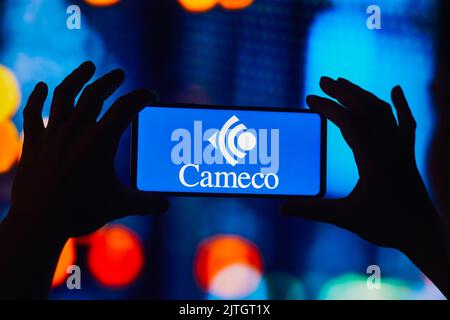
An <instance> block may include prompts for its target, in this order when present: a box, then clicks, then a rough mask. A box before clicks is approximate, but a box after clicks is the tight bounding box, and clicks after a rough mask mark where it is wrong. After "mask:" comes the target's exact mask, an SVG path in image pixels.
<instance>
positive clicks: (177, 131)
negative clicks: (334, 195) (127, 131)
mask: <svg viewBox="0 0 450 320" xmlns="http://www.w3.org/2000/svg"><path fill="white" fill-rule="evenodd" d="M138 121H139V122H138V123H139V125H138V134H137V141H138V144H137V155H136V156H137V157H136V158H137V164H136V165H137V169H136V185H137V188H138V189H140V190H146V191H161V192H189V193H191V192H192V193H221V194H224V193H225V194H260V195H305V196H315V195H318V194H319V193H320V191H321V190H320V187H321V185H320V182H321V122H322V121H321V118H320V116H319V115H317V114H314V113H304V112H283V111H259V110H225V109H203V108H201V109H199V108H189V107H187V108H172V107H147V108H145V109H144V110H143V111H142V112H141V113H140V114H139V120H138Z"/></svg>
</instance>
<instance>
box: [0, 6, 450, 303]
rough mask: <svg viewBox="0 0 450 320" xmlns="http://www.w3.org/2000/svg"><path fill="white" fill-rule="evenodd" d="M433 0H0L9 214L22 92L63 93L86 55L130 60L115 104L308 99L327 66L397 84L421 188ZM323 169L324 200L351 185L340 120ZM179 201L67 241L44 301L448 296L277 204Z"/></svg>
mask: <svg viewBox="0 0 450 320" xmlns="http://www.w3.org/2000/svg"><path fill="white" fill-rule="evenodd" d="M72 4H74V5H78V6H79V7H80V8H81V29H80V30H69V29H68V28H67V27H66V19H67V18H68V17H69V14H67V13H66V10H67V7H68V6H69V5H72ZM370 4H377V5H379V6H380V7H381V10H382V29H381V30H369V29H368V28H367V27H366V19H367V18H368V14H367V13H366V8H367V7H368V6H369V5H370ZM439 8H440V3H439V1H437V0H417V1H416V0H415V1H413V0H395V1H392V0H379V1H365V0H360V1H358V0H310V1H307V0H159V1H156V0H155V1H138V0H70V1H66V0H28V1H25V0H1V1H0V219H1V218H2V217H3V216H4V215H5V214H6V213H7V211H8V207H9V196H10V190H11V184H12V179H13V176H14V172H15V169H16V165H17V162H18V160H19V159H20V150H21V143H22V139H23V136H22V135H23V134H22V122H23V118H22V109H23V107H24V104H25V102H26V97H27V96H28V94H29V93H30V92H31V90H32V88H33V87H34V85H35V84H36V82H38V81H40V80H44V81H46V82H47V83H48V84H49V86H50V88H54V87H55V86H56V85H57V84H58V83H59V81H61V80H62V79H63V78H64V77H65V75H67V74H68V73H69V72H70V71H71V70H72V69H73V68H75V67H76V66H77V65H78V64H80V63H81V62H83V61H84V60H92V61H94V62H95V63H96V64H97V67H98V74H101V73H102V72H105V71H107V70H109V69H111V68H115V67H121V68H124V69H125V70H126V72H127V81H126V84H125V85H124V86H123V88H121V89H120V90H119V92H118V93H117V94H115V95H114V96H113V97H112V98H111V99H110V100H109V102H111V101H112V99H114V98H117V97H118V95H120V94H123V93H125V92H126V91H128V90H130V89H132V88H134V87H148V88H153V89H155V90H157V92H158V93H159V95H160V97H161V99H162V100H164V101H176V102H192V103H211V104H223V105H254V106H271V107H280V108H283V107H298V108H303V107H305V103H304V101H305V96H306V95H307V94H314V93H319V87H318V82H319V78H320V76H322V75H328V76H331V77H339V76H340V77H346V78H348V79H351V80H352V81H355V82H356V83H358V84H360V85H362V86H364V87H366V88H368V89H369V90H371V91H373V92H374V93H376V94H377V95H379V96H380V97H383V98H385V99H389V93H390V88H391V87H392V86H394V85H396V84H401V85H402V86H403V87H404V89H405V92H406V95H407V97H408V99H409V100H410V101H411V107H412V109H413V113H414V115H415V117H416V119H417V122H418V130H417V146H416V152H417V161H418V165H419V168H420V171H421V173H422V175H423V176H424V178H425V180H426V182H427V185H428V172H427V164H426V163H427V151H428V147H429V145H430V139H431V138H432V133H433V129H434V126H435V116H434V112H433V100H432V96H431V93H430V90H429V87H430V83H431V82H432V80H433V78H434V74H435V68H436V42H437V37H436V35H437V30H438V12H439ZM48 114H49V104H48V101H47V105H46V107H45V109H44V117H47V116H48ZM129 144H130V133H129V132H127V134H125V135H124V137H123V140H122V142H121V147H120V150H119V153H118V156H117V163H116V165H117V172H118V174H119V176H120V178H121V179H122V180H123V181H124V183H127V182H128V175H129V167H130V164H129V160H128V159H129V152H130V151H129ZM327 170H328V173H327V184H328V186H327V196H328V197H339V196H345V195H346V194H348V193H349V192H350V191H351V190H352V188H353V186H354V185H355V183H356V181H357V178H358V175H357V171H356V166H355V163H354V159H353V156H352V153H351V151H350V149H349V148H348V147H347V146H346V144H345V142H344V140H343V138H342V137H341V135H340V133H339V131H338V130H337V128H336V127H334V126H332V125H331V124H329V132H328V163H327ZM170 201H171V209H170V211H169V212H168V213H167V214H166V215H164V216H161V217H129V218H126V219H122V220H118V221H115V222H114V223H111V224H109V225H107V226H105V227H104V228H102V229H100V230H99V231H97V232H96V233H94V234H92V235H89V236H86V237H83V238H77V239H70V240H69V241H68V242H67V244H66V246H65V248H64V250H63V253H62V255H61V258H60V261H59V263H58V267H57V270H56V273H55V277H54V281H53V290H52V293H51V298H53V299H129V298H158V299H227V298H233V299H339V298H343V299H441V298H443V296H442V295H441V293H440V292H439V291H438V290H437V289H436V288H435V287H434V285H433V284H431V283H430V282H429V281H428V280H427V279H426V278H425V277H424V276H423V275H422V274H421V272H420V271H419V270H418V269H417V268H416V267H415V266H414V265H413V264H412V263H411V262H410V261H409V260H408V259H407V258H406V257H405V256H404V255H402V254H401V253H399V252H398V251H396V250H391V249H384V248H378V247H375V246H373V245H371V244H369V243H367V242H365V241H363V240H361V239H359V238H358V237H356V236H354V235H353V234H351V233H348V232H346V231H343V230H340V229H338V228H336V227H333V226H330V225H325V224H320V223H313V222H309V221H304V220H300V219H292V218H285V217H281V216H280V215H279V214H278V205H279V203H277V201H273V200H262V199H261V200H257V199H251V200H250V199H233V198H229V199H228V198H227V199H224V198H220V199H216V198H171V199H170ZM29 263H30V266H31V265H32V263H33V261H29ZM71 264H77V265H79V266H80V267H81V270H82V290H68V289H67V288H66V286H65V279H66V277H67V274H66V272H65V270H66V268H67V266H68V265H71ZM373 264H376V265H379V266H380V268H381V275H382V286H381V289H380V290H369V289H368V288H367V286H366V279H367V277H368V275H367V274H366V268H367V267H368V266H369V265H373ZM31 269H32V268H31Z"/></svg>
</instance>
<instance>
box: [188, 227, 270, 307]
mask: <svg viewBox="0 0 450 320" xmlns="http://www.w3.org/2000/svg"><path fill="white" fill-rule="evenodd" d="M194 273H195V277H196V279H197V282H198V284H199V285H200V287H201V288H202V289H203V290H205V291H207V292H208V293H210V294H211V295H212V296H213V297H214V296H215V297H218V298H224V299H240V298H244V297H246V296H248V295H249V294H251V293H252V292H253V291H255V290H256V289H257V288H258V286H259V284H260V281H261V274H262V258H261V254H260V253H259V250H258V248H257V247H256V246H255V245H254V244H253V243H252V242H250V241H248V240H246V239H244V238H242V237H239V236H235V235H217V236H214V237H211V238H208V239H206V240H205V241H203V242H202V243H201V244H200V245H199V248H198V250H197V255H196V257H195V263H194Z"/></svg>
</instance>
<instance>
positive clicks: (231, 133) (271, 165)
mask: <svg viewBox="0 0 450 320" xmlns="http://www.w3.org/2000/svg"><path fill="white" fill-rule="evenodd" d="M191 133H192V134H191ZM171 141H173V142H176V144H175V146H174V147H173V148H172V152H171V159H172V162H173V163H174V164H175V165H182V166H181V168H180V170H179V181H180V183H181V184H182V185H183V186H185V187H188V188H195V187H202V188H234V189H237V188H240V189H247V188H250V187H252V188H254V189H262V188H267V189H275V188H277V187H278V185H279V178H278V175H277V173H278V169H279V129H270V130H269V129H258V130H256V129H248V128H247V127H246V126H245V125H244V124H243V123H240V120H239V118H238V117H237V116H236V115H233V116H232V117H230V118H229V119H228V120H227V121H225V124H224V125H223V126H222V128H221V129H217V128H208V129H204V128H203V121H194V122H193V127H192V128H191V130H189V129H187V128H178V129H175V130H174V131H173V132H172V135H171ZM218 165H219V166H218ZM208 166H211V168H214V169H217V168H218V167H220V168H221V169H222V168H223V171H217V170H215V171H210V170H206V168H207V167H208ZM240 166H242V167H241V168H244V169H245V170H242V169H240Z"/></svg>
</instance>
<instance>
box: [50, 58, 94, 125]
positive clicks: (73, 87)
mask: <svg viewBox="0 0 450 320" xmlns="http://www.w3.org/2000/svg"><path fill="white" fill-rule="evenodd" d="M94 73H95V65H94V64H93V63H92V62H90V61H87V62H84V63H82V64H81V65H80V66H79V67H78V68H77V69H75V70H74V71H72V73H71V74H70V75H68V76H67V77H66V78H65V79H64V80H63V81H62V82H61V83H60V84H59V85H58V86H57V87H56V88H55V91H54V93H53V101H52V105H51V108H50V117H49V121H48V128H50V129H51V128H55V127H57V126H59V125H60V124H61V123H63V122H64V121H66V120H67V119H68V118H69V117H70V115H71V113H72V110H73V108H74V104H75V98H76V96H77V95H78V94H79V93H80V91H81V89H82V88H83V86H84V85H85V84H86V82H88V81H89V79H91V78H92V76H93V75H94Z"/></svg>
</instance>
